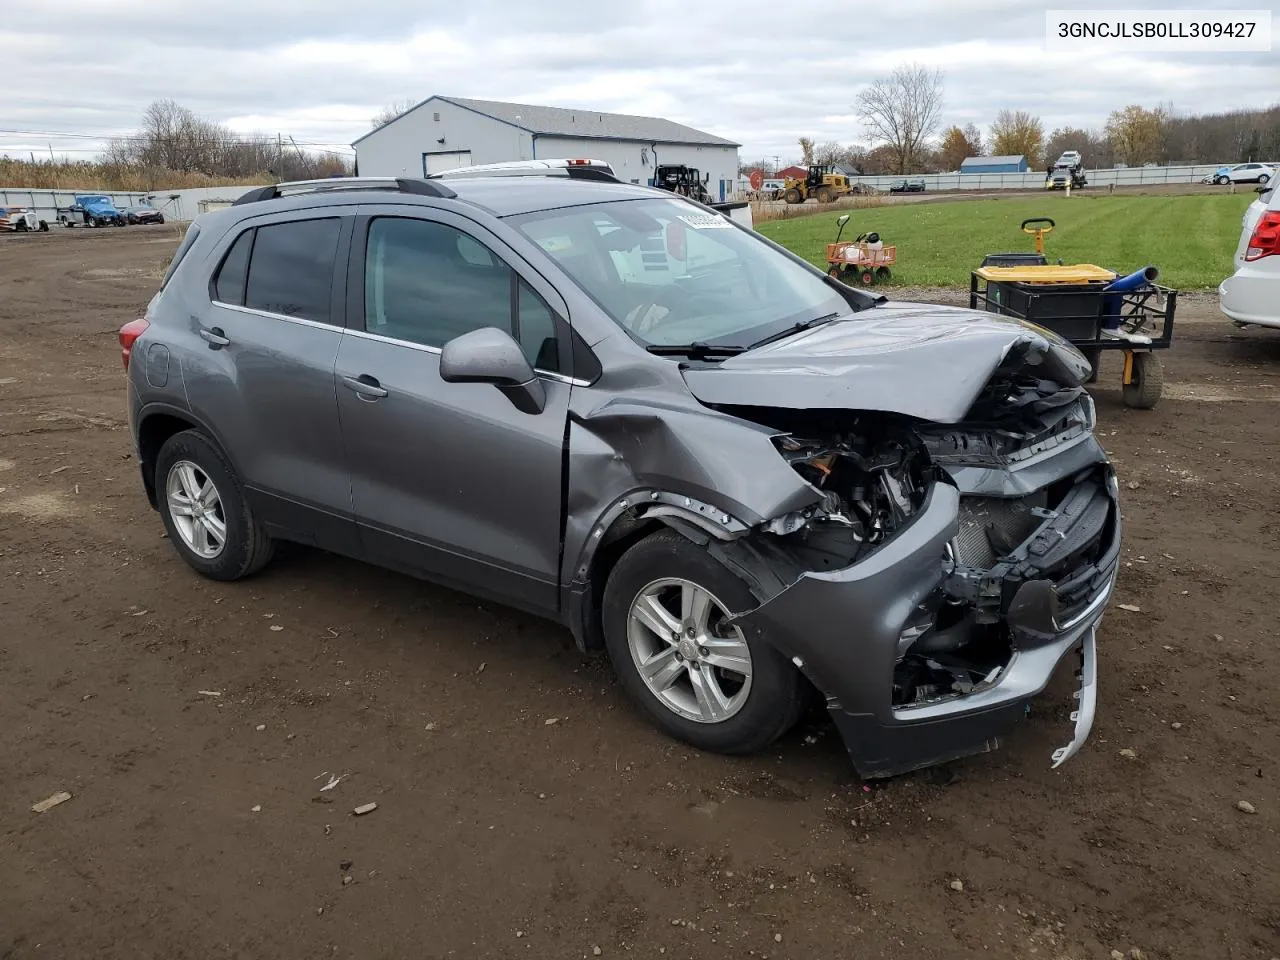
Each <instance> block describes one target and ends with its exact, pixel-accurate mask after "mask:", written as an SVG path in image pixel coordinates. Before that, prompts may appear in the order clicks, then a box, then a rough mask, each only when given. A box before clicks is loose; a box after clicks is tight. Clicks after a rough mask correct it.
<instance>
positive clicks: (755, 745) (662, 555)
mask: <svg viewBox="0 0 1280 960" xmlns="http://www.w3.org/2000/svg"><path fill="white" fill-rule="evenodd" d="M664 577H679V578H682V579H684V580H688V581H690V582H692V583H695V584H697V585H698V586H700V587H702V588H704V589H705V590H708V591H710V592H711V593H712V594H713V595H714V596H715V597H717V598H718V599H719V600H720V602H721V603H722V604H723V605H724V606H725V607H727V608H728V609H729V610H730V611H742V610H749V609H751V608H753V607H755V606H757V605H758V602H757V601H756V599H755V598H754V597H753V596H752V594H751V591H750V590H749V589H748V588H747V585H746V584H745V583H743V582H742V581H741V580H739V579H738V578H737V577H736V576H734V575H733V574H732V573H730V572H729V570H728V569H726V568H725V567H724V566H723V565H721V564H720V563H719V562H718V561H717V560H716V559H715V558H713V557H712V556H711V555H710V554H709V553H708V552H707V551H706V549H704V548H703V547H699V546H697V545H696V544H694V543H693V542H692V541H690V540H688V539H686V538H685V537H683V536H681V535H680V534H678V533H676V532H675V531H671V530H664V531H662V532H660V533H656V534H653V535H652V536H650V537H646V538H645V539H644V540H641V541H640V542H639V543H637V544H635V545H634V546H632V547H631V548H630V549H629V550H627V552H626V553H624V554H623V555H622V558H621V559H620V560H619V561H618V563H617V565H616V566H615V567H614V568H613V571H612V572H611V573H610V575H609V582H608V584H607V585H606V586H605V591H604V597H603V603H602V605H601V612H602V619H603V624H604V638H605V647H606V649H607V650H608V652H609V659H610V660H611V661H612V662H613V667H614V670H615V672H616V673H617V675H618V681H619V683H620V684H621V685H622V687H623V689H624V690H626V692H627V695H628V696H629V697H630V698H631V700H632V701H633V702H634V703H635V704H637V705H638V706H639V707H640V708H641V709H642V710H643V711H644V712H645V713H646V714H647V715H648V716H649V718H650V719H651V720H653V722H654V723H655V724H656V725H657V726H658V727H659V728H660V729H661V730H663V731H664V732H665V733H667V734H668V735H669V736H671V737H674V738H676V739H677V740H682V741H684V742H685V743H688V744H690V745H692V746H694V747H697V748H698V749H700V750H707V751H710V752H713V753H725V754H747V753H754V752H756V751H759V750H762V749H764V748H765V747H767V746H768V745H769V744H771V743H773V742H774V741H775V740H777V739H778V738H779V737H781V736H782V735H783V734H784V733H786V732H787V731H788V730H790V729H791V728H792V727H793V726H795V724H796V721H797V720H798V719H799V717H800V713H801V709H802V707H803V704H804V697H803V687H802V685H801V682H800V680H801V678H800V676H799V674H798V673H797V672H796V669H795V667H793V666H792V664H791V662H790V661H789V660H788V659H787V658H786V657H784V656H783V655H782V654H780V653H779V652H778V651H777V650H775V649H774V648H773V647H771V646H769V645H768V644H767V643H765V642H764V641H763V640H760V639H758V638H756V637H753V636H750V635H746V636H745V639H746V644H747V647H748V649H749V650H750V654H751V687H750V689H749V690H748V691H747V694H746V700H745V702H744V703H743V704H742V707H741V708H740V709H739V710H738V712H737V713H735V714H733V715H732V716H731V717H729V718H728V719H726V720H721V721H718V722H713V723H702V722H698V721H695V720H690V719H686V718H685V717H682V716H680V715H679V714H677V713H675V712H674V711H673V710H672V709H671V708H669V707H667V706H666V705H665V704H664V703H663V702H662V701H660V700H659V699H658V697H657V696H656V695H655V694H654V693H652V692H650V690H649V687H648V686H647V685H646V684H645V681H644V680H643V679H642V678H641V676H640V673H639V669H638V667H637V666H636V662H635V659H634V658H633V657H632V655H631V647H630V645H629V644H628V641H627V626H628V620H629V618H630V610H631V604H632V602H633V601H634V600H635V598H636V597H637V596H638V595H639V594H640V592H641V591H642V590H643V589H644V588H645V586H646V585H648V584H650V583H652V582H653V581H655V580H659V579H662V578H664ZM744 634H747V632H746V631H744Z"/></svg>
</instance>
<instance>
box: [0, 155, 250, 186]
mask: <svg viewBox="0 0 1280 960" xmlns="http://www.w3.org/2000/svg"><path fill="white" fill-rule="evenodd" d="M272 179H273V178H272V177H271V175H270V174H268V173H265V172H264V173H260V174H256V175H255V176H252V177H246V178H241V179H235V178H230V179H229V178H227V177H209V176H206V175H204V174H202V173H181V172H179V171H176V170H153V169H147V168H143V167H135V166H131V165H123V164H110V163H101V162H98V161H94V160H52V159H50V160H36V161H35V162H32V161H30V160H15V159H13V158H12V157H0V187H10V188H19V189H20V188H24V187H25V188H29V189H33V190H104V191H107V190H110V191H119V192H122V193H149V192H152V191H155V190H181V189H185V188H188V187H224V186H241V185H243V186H253V185H255V184H259V183H270V182H271V181H272Z"/></svg>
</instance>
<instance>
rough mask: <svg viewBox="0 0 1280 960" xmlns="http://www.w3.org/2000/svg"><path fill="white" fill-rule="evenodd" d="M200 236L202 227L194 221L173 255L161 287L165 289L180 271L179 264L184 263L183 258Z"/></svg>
mask: <svg viewBox="0 0 1280 960" xmlns="http://www.w3.org/2000/svg"><path fill="white" fill-rule="evenodd" d="M199 236H200V228H199V227H198V226H196V225H195V224H194V223H193V224H191V226H189V227H187V234H186V236H185V237H183V238H182V243H180V244H178V249H177V251H176V252H175V253H174V255H173V259H172V260H170V261H169V267H168V269H167V270H165V272H164V278H163V279H161V281H160V289H161V290H163V289H164V288H165V287H167V286H168V285H169V281H170V280H171V279H172V278H173V275H174V274H175V273H177V272H178V265H179V264H181V263H182V260H183V258H184V257H185V256H186V255H187V253H188V252H189V251H190V250H191V248H192V246H194V245H195V242H196V239H197V238H198V237H199Z"/></svg>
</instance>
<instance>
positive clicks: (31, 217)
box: [0, 207, 49, 233]
mask: <svg viewBox="0 0 1280 960" xmlns="http://www.w3.org/2000/svg"><path fill="white" fill-rule="evenodd" d="M0 230H8V231H11V232H13V233H31V232H34V231H37V230H40V231H44V232H48V230H49V224H48V223H47V222H46V221H44V220H41V219H40V217H39V215H38V214H37V213H36V212H35V211H34V210H32V209H31V208H30V207H0Z"/></svg>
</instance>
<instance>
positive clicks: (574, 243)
mask: <svg viewBox="0 0 1280 960" xmlns="http://www.w3.org/2000/svg"><path fill="white" fill-rule="evenodd" d="M509 219H510V222H512V223H513V224H514V225H515V226H516V227H517V228H518V229H519V230H520V231H521V232H522V233H523V234H524V235H525V236H527V237H528V238H529V239H530V240H532V241H533V242H534V243H536V244H538V245H539V246H541V247H542V249H543V250H544V251H546V253H547V255H548V256H550V257H551V258H552V259H554V260H555V261H556V262H557V263H558V264H559V265H560V266H561V268H563V269H564V270H565V272H566V273H568V274H569V275H570V276H571V277H572V278H573V279H574V281H576V282H577V284H578V285H579V286H580V287H582V289H583V290H584V291H586V293H587V294H588V295H589V296H590V297H591V298H592V299H594V300H595V301H596V303H598V304H599V305H600V307H601V309H603V310H604V311H605V313H607V314H608V315H609V316H610V317H611V318H612V319H613V320H614V321H615V322H616V323H618V324H619V325H620V326H622V327H623V328H624V329H626V330H627V331H629V332H630V333H631V334H632V336H634V337H635V339H637V340H638V341H639V342H641V343H643V344H645V345H646V346H677V345H681V344H690V343H703V344H708V345H711V346H724V347H729V346H738V347H747V346H750V345H751V344H753V343H755V342H756V341H758V340H760V339H762V338H764V337H768V336H772V335H773V334H775V333H778V332H780V331H782V330H785V329H788V328H791V327H794V326H796V325H797V324H811V323H813V322H815V321H817V320H819V319H821V318H826V317H830V316H832V315H844V314H849V313H852V312H853V307H851V306H850V304H849V301H848V300H846V299H845V298H844V297H842V296H841V295H840V294H839V292H838V291H836V290H834V289H833V288H832V287H831V286H830V285H828V284H827V283H826V282H825V280H824V279H823V278H822V277H821V276H817V275H814V273H813V272H812V271H810V270H807V269H806V268H805V267H803V266H801V265H800V264H798V263H795V262H794V261H792V260H790V259H789V258H787V257H785V256H783V255H782V254H780V253H778V252H777V251H776V250H774V249H772V248H771V247H769V246H768V245H767V244H765V243H764V242H763V241H761V240H759V239H757V238H756V237H754V236H753V235H752V234H750V233H747V232H746V231H743V230H741V229H739V228H738V227H736V226H734V225H733V224H732V223H730V222H729V221H728V220H726V219H725V218H724V217H721V216H719V215H718V214H713V213H707V212H706V211H705V210H703V209H702V208H700V207H696V206H694V205H693V204H690V203H688V202H686V201H684V200H680V199H678V198H672V199H666V198H657V197H655V198H653V199H645V200H624V201H615V202H612V203H601V204H592V205H590V206H581V207H568V208H562V209H559V210H549V211H541V212H538V213H532V214H524V215H522V216H515V217H511V218H509Z"/></svg>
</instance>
